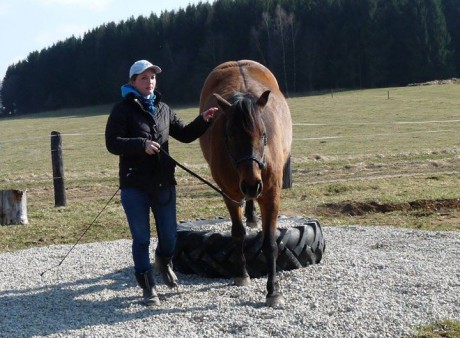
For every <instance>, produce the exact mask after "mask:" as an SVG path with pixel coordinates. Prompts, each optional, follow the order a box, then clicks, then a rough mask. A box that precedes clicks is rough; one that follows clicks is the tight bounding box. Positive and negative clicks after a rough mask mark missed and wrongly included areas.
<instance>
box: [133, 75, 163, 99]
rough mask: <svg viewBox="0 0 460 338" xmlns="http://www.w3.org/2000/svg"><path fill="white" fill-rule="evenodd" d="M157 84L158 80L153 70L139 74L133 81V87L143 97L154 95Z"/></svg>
mask: <svg viewBox="0 0 460 338" xmlns="http://www.w3.org/2000/svg"><path fill="white" fill-rule="evenodd" d="M156 84H157V78H156V74H155V72H154V71H153V69H146V70H144V71H143V72H142V73H140V74H138V75H137V76H136V78H135V79H134V80H131V85H132V86H133V87H134V88H136V89H137V91H138V92H139V93H141V95H142V96H149V95H151V94H153V91H154V90H155V87H156Z"/></svg>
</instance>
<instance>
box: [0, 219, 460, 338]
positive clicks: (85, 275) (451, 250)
mask: <svg viewBox="0 0 460 338" xmlns="http://www.w3.org/2000/svg"><path fill="white" fill-rule="evenodd" d="M303 222H304V220H303V219H301V218H281V219H280V227H286V226H293V225H299V224H303ZM182 226H183V227H189V228H193V229H196V230H203V229H209V230H212V231H224V230H225V231H228V230H229V226H230V224H229V222H228V220H225V219H218V220H210V221H207V220H203V221H199V222H193V223H185V224H183V225H182ZM323 232H324V237H325V240H326V251H325V254H324V256H323V259H322V261H321V263H320V264H318V265H315V266H309V267H307V268H301V269H296V270H291V271H282V272H280V273H279V276H280V278H281V286H282V290H283V293H284V296H285V298H286V305H285V306H284V308H283V309H272V308H267V307H266V306H265V305H264V304H265V284H266V279H265V278H258V279H253V280H252V282H251V285H249V286H247V287H236V286H231V285H230V283H231V281H230V280H228V279H210V278H204V277H200V276H197V275H184V274H180V273H179V274H178V277H179V279H180V283H181V286H180V293H176V292H175V291H174V290H170V289H168V288H167V287H166V286H165V285H164V284H162V283H160V279H158V282H159V285H158V291H159V293H160V300H161V302H162V304H161V306H160V307H157V308H148V307H145V306H143V305H142V304H141V303H140V295H141V290H140V289H139V288H138V287H137V286H136V284H135V280H134V276H133V267H132V260H131V242H130V241H128V240H119V241H114V242H101V243H93V244H82V245H77V246H76V247H75V248H74V250H73V251H72V252H71V254H70V255H69V256H68V257H67V258H66V260H65V261H64V262H63V263H62V265H61V266H59V267H57V268H55V269H52V270H50V271H48V272H47V273H45V274H44V275H43V276H40V273H41V272H43V271H45V270H46V269H48V268H51V267H53V266H55V265H57V264H58V263H59V262H60V260H61V259H62V258H63V257H64V255H65V254H66V253H67V252H68V250H69V249H70V247H71V246H70V245H53V246H49V247H45V248H32V249H28V250H23V251H19V252H13V253H4V254H1V255H0V262H1V271H0V337H162V338H168V337H187V338H193V337H401V336H402V335H405V334H406V335H409V334H411V333H413V332H414V331H413V330H414V329H415V328H416V327H417V326H419V325H425V324H429V323H434V322H435V321H436V320H443V319H455V320H460V264H459V262H460V232H431V231H420V230H409V229H394V228H388V227H360V226H347V227H323ZM152 242H153V243H152V244H153V245H152V252H153V248H154V247H155V246H156V241H155V240H153V241H152Z"/></svg>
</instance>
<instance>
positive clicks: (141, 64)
mask: <svg viewBox="0 0 460 338" xmlns="http://www.w3.org/2000/svg"><path fill="white" fill-rule="evenodd" d="M149 68H152V69H153V70H154V72H155V73H157V74H158V73H161V68H160V67H158V66H156V65H154V64H152V63H151V62H149V61H147V60H139V61H136V62H134V63H133V65H132V66H131V68H130V69H129V78H131V77H132V76H133V75H136V74H140V73H142V72H143V71H145V70H146V69H149Z"/></svg>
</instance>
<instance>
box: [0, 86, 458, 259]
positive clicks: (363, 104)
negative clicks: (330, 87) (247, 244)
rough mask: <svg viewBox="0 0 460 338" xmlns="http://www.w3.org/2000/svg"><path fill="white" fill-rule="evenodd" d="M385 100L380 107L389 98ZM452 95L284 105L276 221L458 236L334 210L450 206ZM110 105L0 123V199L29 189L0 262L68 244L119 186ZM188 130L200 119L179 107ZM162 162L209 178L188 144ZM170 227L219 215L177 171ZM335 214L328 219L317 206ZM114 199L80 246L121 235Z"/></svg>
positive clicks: (406, 94) (417, 223)
mask: <svg viewBox="0 0 460 338" xmlns="http://www.w3.org/2000/svg"><path fill="white" fill-rule="evenodd" d="M388 91H389V92H390V98H389V99H388ZM459 94H460V86H459V85H443V86H424V87H404V88H388V89H373V90H361V91H344V92H339V93H335V94H334V97H333V98H332V97H331V96H330V95H318V96H304V97H295V98H290V99H288V103H289V106H290V107H291V113H292V119H293V124H294V126H293V130H294V134H293V135H294V136H293V137H294V140H293V147H292V176H293V188H292V189H289V190H284V191H283V196H282V209H281V212H282V213H283V214H287V215H302V216H314V217H317V218H319V219H320V220H321V222H322V223H323V224H325V225H342V224H350V223H351V224H363V225H390V226H403V227H412V228H423V229H438V230H442V229H458V227H459V219H460V217H459V216H460V215H459V211H458V208H448V207H447V208H444V209H442V210H424V211H423V210H418V209H413V208H412V209H411V208H406V209H405V210H394V211H391V212H385V213H383V212H369V213H364V214H360V215H355V216H351V215H347V214H343V213H340V212H337V210H338V208H339V206H340V205H341V204H344V203H350V202H360V203H367V202H372V201H377V202H379V203H382V204H391V205H395V206H398V205H399V206H401V205H402V206H404V205H406V204H407V203H409V202H413V201H418V200H435V201H444V200H446V201H452V200H456V199H459V198H460V196H459V195H460V194H459V190H458V187H459V186H460V173H459V167H460V166H459V165H460V137H458V129H459V126H460V121H459V120H460V95H459ZM110 109H111V106H110V105H106V106H95V107H89V108H81V109H68V110H60V111H54V112H48V113H42V114H35V115H29V116H27V115H26V116H21V117H13V118H7V119H1V120H0V128H1V136H0V168H1V170H0V189H1V190H7V189H20V190H27V197H28V216H29V222H30V224H29V225H27V226H6V227H0V252H4V251H12V250H19V249H24V248H28V247H31V246H42V245H49V244H59V243H73V242H74V241H75V240H76V239H77V238H78V237H79V235H80V234H81V233H82V231H83V230H84V229H85V228H86V227H87V226H88V224H89V223H90V222H91V221H92V220H93V219H94V217H95V216H96V215H97V213H98V212H99V210H100V209H101V208H102V207H103V206H104V204H105V203H106V202H107V200H108V199H109V198H110V196H111V195H112V194H113V193H114V192H115V191H116V189H117V185H118V178H117V174H118V159H117V157H116V156H113V155H111V154H109V153H108V152H107V150H106V149H105V145H104V135H103V134H104V128H105V123H106V120H107V116H108V113H109V111H110ZM176 111H177V113H178V114H179V115H180V116H181V117H182V118H183V119H184V120H185V121H190V120H191V119H193V118H194V117H195V116H196V114H198V109H197V108H195V107H191V108H178V109H176ZM53 130H55V131H59V132H60V133H61V134H62V139H63V144H62V147H63V158H64V170H65V185H66V189H67V190H66V195H67V206H66V207H65V208H55V207H54V193H53V184H52V173H51V163H50V162H51V160H50V133H51V131H53ZM170 148H171V154H172V155H173V156H174V157H175V158H176V159H177V160H178V161H179V162H181V163H183V164H184V165H187V166H188V167H190V168H191V169H192V170H194V171H196V172H197V173H198V174H200V175H202V176H204V177H205V178H207V179H211V176H210V173H209V170H208V167H207V165H206V163H205V161H204V160H203V157H202V155H201V150H200V148H199V144H198V142H193V143H191V144H182V143H178V142H176V141H174V140H172V141H171V147H170ZM177 179H178V182H179V186H178V193H179V201H178V217H179V219H180V220H190V219H195V218H213V217H217V216H227V211H226V208H225V206H224V203H223V202H222V199H221V197H220V196H219V195H217V194H216V193H215V192H214V191H213V190H211V189H210V188H209V187H207V186H205V185H203V184H202V183H200V182H199V181H198V180H196V179H195V178H193V177H191V176H190V175H189V174H187V173H185V172H184V171H182V170H181V169H180V168H178V169H177ZM330 204H335V205H336V206H337V208H336V209H335V210H332V209H330V208H329V209H328V208H325V207H324V205H330ZM125 223H126V222H125V219H124V214H123V212H122V210H121V207H120V205H119V198H118V196H116V198H115V202H113V203H111V204H110V205H109V206H108V209H107V211H105V212H104V214H103V215H102V216H101V217H100V219H99V221H98V222H97V223H96V224H95V225H94V227H93V229H91V231H89V232H88V233H87V234H86V235H85V237H84V239H83V242H91V241H98V240H115V239H119V238H127V237H129V233H128V230H127V227H126V224H125Z"/></svg>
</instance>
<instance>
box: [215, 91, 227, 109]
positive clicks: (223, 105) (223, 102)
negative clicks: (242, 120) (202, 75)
mask: <svg viewBox="0 0 460 338" xmlns="http://www.w3.org/2000/svg"><path fill="white" fill-rule="evenodd" d="M212 95H214V97H215V98H216V100H217V104H218V105H219V106H220V107H221V108H222V109H223V110H225V108H228V107H231V106H232V105H231V104H230V102H228V101H227V100H226V99H224V98H223V97H222V96H220V95H219V94H216V93H214V94H212Z"/></svg>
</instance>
